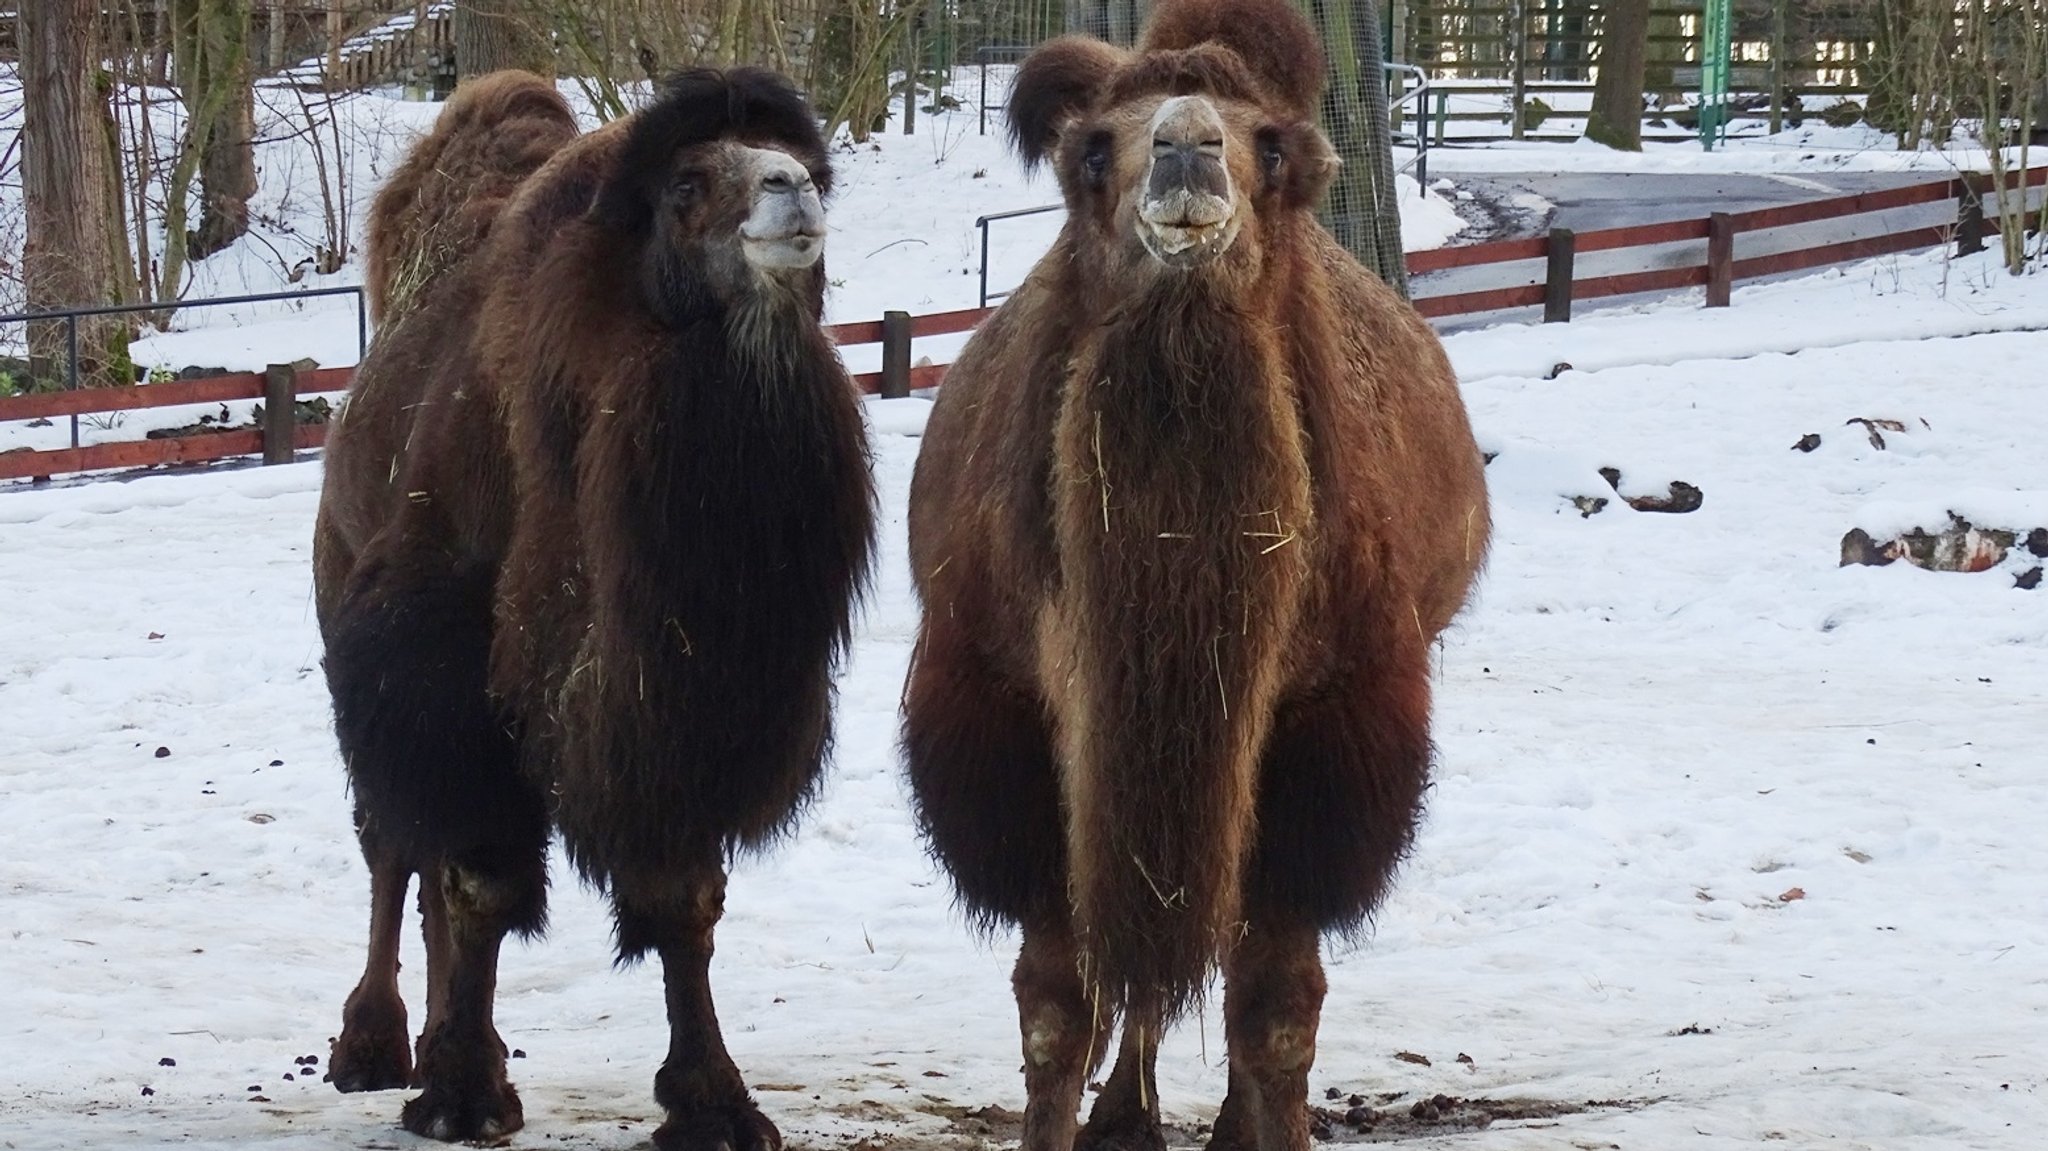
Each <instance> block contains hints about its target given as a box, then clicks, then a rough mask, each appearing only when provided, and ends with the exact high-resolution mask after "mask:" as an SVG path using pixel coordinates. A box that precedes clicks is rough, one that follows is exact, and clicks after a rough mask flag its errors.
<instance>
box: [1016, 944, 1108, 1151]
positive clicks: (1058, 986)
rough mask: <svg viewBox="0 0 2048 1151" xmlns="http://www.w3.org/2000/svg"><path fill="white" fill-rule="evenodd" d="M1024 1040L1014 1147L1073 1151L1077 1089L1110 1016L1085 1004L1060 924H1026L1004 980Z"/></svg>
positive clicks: (1100, 1047) (1075, 960) (1096, 1057)
mask: <svg viewBox="0 0 2048 1151" xmlns="http://www.w3.org/2000/svg"><path fill="white" fill-rule="evenodd" d="M1010 986H1011V987H1012V988H1013V989H1014V990H1015V991H1016V993H1017V1022H1018V1027H1019V1029H1020V1030H1021V1031H1022V1032H1023V1040H1024V1094H1025V1100H1026V1102H1025V1105H1024V1140H1023V1143H1022V1145H1021V1146H1020V1147H1019V1148H1018V1151H1073V1148H1074V1137H1075V1134H1076V1132H1077V1131H1078V1129H1079V1127H1080V1118H1079V1112H1080V1107H1081V1089H1082V1088H1083V1087H1085V1086H1087V1083H1088V1076H1089V1075H1090V1074H1092V1073H1093V1072H1094V1070H1095V1068H1097V1067H1098V1066H1100V1065H1101V1064H1102V1057H1103V1054H1104V1052H1105V1051H1106V1050H1107V1041H1108V1038H1109V1019H1108V1018H1107V1017H1106V1016H1105V1015H1104V1013H1103V1012H1102V1011H1099V1010H1097V1009H1095V1007H1094V1006H1092V1005H1091V1004H1090V1003H1089V1001H1088V995H1087V992H1086V990H1085V988H1084V986H1083V984H1082V982H1081V956H1080V950H1079V949H1078V948H1077V947H1076V946H1075V944H1074V933H1073V930H1072V929H1071V928H1070V927H1069V926H1068V925H1067V924H1066V923H1065V922H1047V923H1041V924H1026V925H1025V927H1024V946H1023V948H1022V949H1021V950H1020V951H1019V952H1018V954H1017V968H1016V971H1015V972H1014V973H1013V974H1012V975H1011V977H1010Z"/></svg>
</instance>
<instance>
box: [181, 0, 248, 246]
mask: <svg viewBox="0 0 2048 1151" xmlns="http://www.w3.org/2000/svg"><path fill="white" fill-rule="evenodd" d="M191 11H192V16H193V20H194V24H195V27H194V29H193V31H194V35H193V36H192V37H191V39H190V41H189V43H190V44H191V45H192V47H193V48H194V50H195V58H194V59H192V60H191V61H189V62H188V61H180V62H179V67H178V86H179V90H180V92H181V93H182V94H183V96H184V98H185V109H186V112H187V114H188V115H189V116H190V117H191V120H190V121H189V124H190V126H191V130H194V131H197V130H198V129H199V127H200V121H201V119H202V118H203V119H204V120H205V125H204V132H203V134H202V135H201V136H200V138H199V140H198V141H197V142H198V144H199V226H198V227H197V228H195V229H193V231H192V234H191V235H190V236H189V237H187V245H188V254H189V256H190V257H191V258H192V259H195V260H203V259H205V258H206V257H208V256H211V255H212V254H214V253H215V252H218V251H220V250H221V249H223V248H225V247H227V246H228V245H229V244H232V243H234V242H235V241H236V240H237V239H239V238H240V237H241V236H242V235H243V234H244V233H246V232H248V230H249V198H250V197H251V196H254V195H255V194H256V103H255V89H254V87H253V86H252V78H251V75H250V67H249V28H250V0H196V2H195V3H193V4H192V9H191ZM188 65H189V71H188Z"/></svg>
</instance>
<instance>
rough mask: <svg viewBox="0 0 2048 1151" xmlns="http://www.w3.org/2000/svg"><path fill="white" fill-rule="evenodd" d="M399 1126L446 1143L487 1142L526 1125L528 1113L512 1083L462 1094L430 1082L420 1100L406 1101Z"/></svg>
mask: <svg viewBox="0 0 2048 1151" xmlns="http://www.w3.org/2000/svg"><path fill="white" fill-rule="evenodd" d="M399 1123H400V1125H402V1126H403V1127H404V1128H405V1129H406V1130H407V1131H410V1132H412V1133H413V1134H415V1135H420V1136H424V1137H426V1138H428V1139H438V1140H440V1141H441V1142H443V1143H464V1142H469V1141H472V1140H483V1141H486V1142H488V1141H490V1140H493V1139H500V1138H503V1137H504V1136H507V1135H510V1134H512V1133H513V1132H514V1131H517V1130H519V1129H520V1128H521V1127H523V1126H525V1125H526V1113H525V1112H524V1111H523V1110H522V1109H521V1108H520V1106H519V1093H518V1092H516V1091H514V1090H512V1085H511V1084H509V1083H502V1082H501V1083H498V1084H496V1085H491V1086H485V1087H483V1088H482V1089H479V1090H471V1091H468V1092H462V1091H455V1090H448V1089H443V1088H441V1087H439V1086H437V1085H436V1084H434V1083H433V1082H431V1081H430V1082H429V1083H428V1084H427V1087H426V1090H425V1091H423V1092H421V1093H420V1095H419V1097H418V1098H415V1099H409V1100H407V1101H406V1104H405V1109H404V1110H403V1111H402V1112H400V1113H399Z"/></svg>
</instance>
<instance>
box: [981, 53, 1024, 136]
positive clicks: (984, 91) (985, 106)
mask: <svg viewBox="0 0 2048 1151" xmlns="http://www.w3.org/2000/svg"><path fill="white" fill-rule="evenodd" d="M1033 47H1034V45H1030V44H984V45H982V46H981V47H979V48H976V49H975V50H974V63H975V64H976V65H977V66H978V67H979V68H980V69H981V106H980V108H979V110H978V111H977V113H976V115H977V116H978V117H979V119H980V121H981V131H980V132H979V133H978V134H979V135H983V136H986V135H988V110H989V108H990V104H989V102H988V66H989V65H990V64H997V63H1001V64H1015V63H1017V62H1018V61H1020V60H1022V59H1024V57H1026V56H1029V55H1030V54H1031V50H1032V48H1033ZM998 57H1001V59H997V58H998ZM994 107H996V108H1008V107H1009V104H1008V103H1007V102H1005V103H1002V104H996V105H994Z"/></svg>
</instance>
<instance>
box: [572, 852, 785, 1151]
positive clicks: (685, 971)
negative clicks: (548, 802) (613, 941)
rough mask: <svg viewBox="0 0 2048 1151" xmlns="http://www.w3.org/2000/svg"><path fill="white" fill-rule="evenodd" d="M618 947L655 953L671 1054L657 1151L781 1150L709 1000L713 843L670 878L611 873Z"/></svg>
mask: <svg viewBox="0 0 2048 1151" xmlns="http://www.w3.org/2000/svg"><path fill="white" fill-rule="evenodd" d="M612 904H613V911H614V913H615V914H616V916H617V917H618V924H619V949H620V952H621V954H622V955H626V956H628V957H630V956H633V955H637V954H641V953H644V952H646V951H648V950H652V951H654V952H655V953H657V954H658V955H660V956H661V974H662V985H663V988H664V991H665V993H666V999H667V1004H668V1057H667V1059H665V1060H663V1062H662V1065H661V1070H659V1071H657V1072H655V1075H654V1099H655V1102H657V1103H659V1104H661V1106H662V1109H663V1110H664V1111H666V1112H667V1117H666V1118H665V1119H664V1120H663V1122H662V1125H661V1127H660V1128H659V1129H658V1130H656V1131H655V1133H654V1145H655V1147H656V1148H658V1149H659V1151H779V1149H780V1148H781V1146H782V1134H781V1132H779V1131H777V1130H776V1129H775V1125H774V1124H773V1123H771V1122H769V1121H768V1117H767V1116H765V1115H763V1114H761V1110H760V1108H759V1107H757V1106H755V1104H754V1100H753V1097H752V1096H751V1095H749V1094H748V1093H747V1085H746V1081H745V1080H744V1079H742V1078H741V1077H740V1069H739V1067H738V1066H737V1065H735V1064H734V1063H733V1060H732V1055H731V1054H730V1053H729V1052H727V1050H726V1048H725V1036H724V1034H723V1033H722V1032H721V1031H720V1030H719V1026H718V1012H717V1010H716V1008H715V1006H714V1004H713V1003H712V998H711V952H712V936H713V933H714V931H715V930H716V928H717V926H718V920H719V918H720V917H721V916H723V915H724V913H725V866H724V863H723V861H722V859H721V854H720V852H719V851H718V849H717V848H716V847H715V846H710V847H707V848H706V849H705V850H704V851H703V852H702V854H701V855H700V857H699V858H698V860H697V861H696V862H695V863H693V864H692V865H690V866H688V867H685V868H683V869H681V870H680V872H678V873H677V874H674V875H663V876H647V875H627V874H624V873H617V874H614V875H613V877H612Z"/></svg>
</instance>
